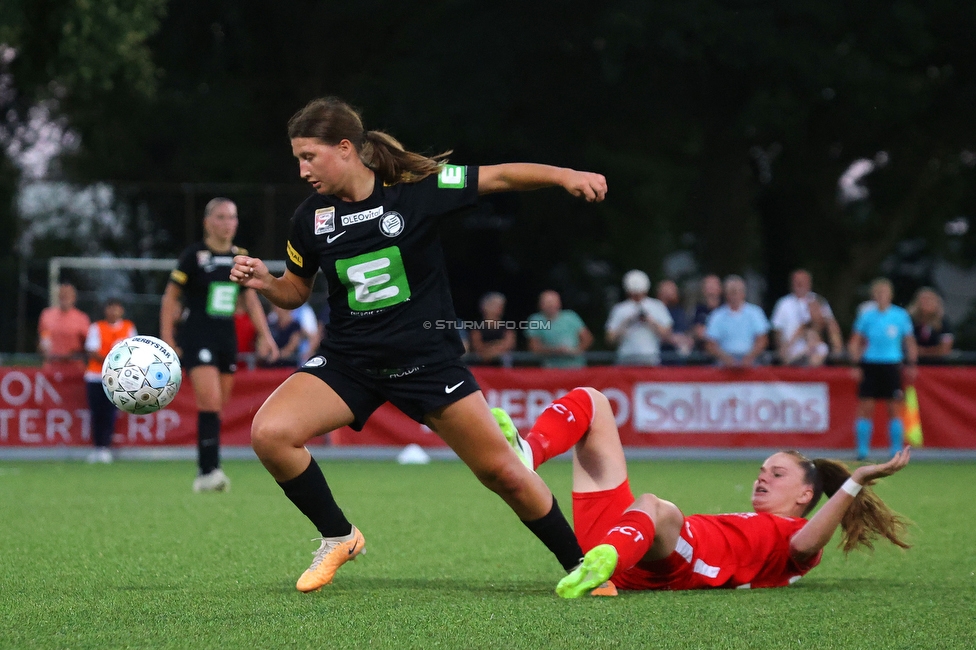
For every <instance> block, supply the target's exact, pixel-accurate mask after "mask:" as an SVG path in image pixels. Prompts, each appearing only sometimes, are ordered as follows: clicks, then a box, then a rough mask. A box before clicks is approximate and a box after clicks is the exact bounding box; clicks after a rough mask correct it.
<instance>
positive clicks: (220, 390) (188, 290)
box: [159, 198, 278, 492]
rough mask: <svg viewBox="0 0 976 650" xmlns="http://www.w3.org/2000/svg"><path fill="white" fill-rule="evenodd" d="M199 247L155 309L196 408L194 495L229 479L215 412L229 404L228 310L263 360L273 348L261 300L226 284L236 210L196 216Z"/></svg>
mask: <svg viewBox="0 0 976 650" xmlns="http://www.w3.org/2000/svg"><path fill="white" fill-rule="evenodd" d="M203 230H204V236H203V241H202V242H198V243H196V244H191V245H190V246H188V247H187V248H186V250H184V251H183V253H182V254H181V255H180V259H179V262H178V263H177V266H176V269H174V270H173V272H172V273H171V274H170V276H169V283H168V284H167V285H166V291H165V293H164V294H163V303H162V305H161V307H160V310H159V334H160V338H162V339H163V341H165V342H166V343H168V344H169V345H170V346H172V347H173V349H174V350H176V352H177V354H179V355H180V362H181V363H182V365H183V368H185V369H186V370H187V372H189V374H190V382H191V383H192V384H193V394H194V396H195V397H196V402H197V409H199V413H198V415H197V462H198V464H199V471H198V474H197V477H196V479H195V480H194V481H193V491H194V492H223V491H226V490H229V489H230V479H228V478H227V475H226V474H224V472H223V470H221V469H220V410H221V409H222V408H223V407H224V405H225V404H226V403H227V400H228V398H230V391H231V388H232V387H233V385H234V371H235V370H236V369H237V333H236V331H235V330H234V308H235V307H236V306H237V301H238V299H239V298H240V299H242V300H244V305H245V307H246V308H247V312H248V315H250V317H251V320H252V321H253V322H254V326H255V327H256V328H257V330H258V332H259V333H260V334H261V337H260V339H259V346H262V347H261V348H259V349H260V350H261V351H262V352H263V353H264V356H268V357H273V358H277V356H278V349H277V346H275V344H274V339H272V337H271V332H270V331H269V330H268V321H267V318H266V317H265V315H264V309H263V308H262V307H261V301H260V300H259V299H258V296H257V294H256V293H255V292H254V291H248V290H245V291H243V295H242V296H239V295H238V294H239V293H241V291H240V287H239V286H238V285H237V284H234V283H233V282H228V281H227V273H228V269H229V268H231V267H232V266H233V264H234V256H235V255H240V254H243V253H246V252H247V251H245V250H244V249H243V248H240V247H238V246H234V244H233V241H234V235H235V234H236V233H237V206H236V205H234V202H233V201H231V200H230V199H224V198H216V199H213V200H211V201H210V202H209V203H207V207H206V208H205V209H204V212H203ZM181 300H182V301H183V302H184V303H185V306H186V309H187V311H188V312H189V313H188V315H187V317H186V321H185V322H183V323H182V324H181V325H180V328H179V340H178V341H177V339H176V338H175V337H174V336H173V330H174V327H175V325H176V321H177V320H179V318H180V312H181V306H180V302H181Z"/></svg>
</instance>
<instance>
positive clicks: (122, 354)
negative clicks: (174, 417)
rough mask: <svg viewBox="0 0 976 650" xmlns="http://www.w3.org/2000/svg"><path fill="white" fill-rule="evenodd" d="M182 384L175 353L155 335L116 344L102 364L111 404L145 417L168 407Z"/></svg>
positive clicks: (104, 381) (106, 390)
mask: <svg viewBox="0 0 976 650" xmlns="http://www.w3.org/2000/svg"><path fill="white" fill-rule="evenodd" d="M182 382H183V370H182V369H181V367H180V359H179V357H178V356H176V352H175V351H174V350H173V348H171V347H170V346H168V345H166V344H165V343H164V342H162V341H160V340H159V339H157V338H155V337H152V336H133V337H131V338H127V339H124V340H122V341H119V342H118V343H116V344H115V345H114V346H113V347H112V349H111V350H110V351H109V353H108V356H106V357H105V361H104V362H103V363H102V388H103V389H104V390H105V395H107V396H108V398H109V400H110V401H111V402H112V404H115V406H117V407H118V408H120V409H122V410H123V411H125V412H127V413H134V414H136V415H144V414H146V413H155V412H156V411H158V410H160V409H163V408H166V407H167V406H168V405H169V403H170V402H172V401H173V398H174V397H176V392H177V391H178V390H179V389H180V384H181V383H182Z"/></svg>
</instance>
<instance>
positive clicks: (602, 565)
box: [556, 544, 617, 598]
mask: <svg viewBox="0 0 976 650" xmlns="http://www.w3.org/2000/svg"><path fill="white" fill-rule="evenodd" d="M616 567H617V549H615V548H614V547H613V546H611V545H609V544H600V545H599V546H594V547H593V548H592V549H590V550H589V552H587V553H586V555H584V556H583V562H582V564H580V565H579V566H578V567H577V568H576V569H574V570H573V571H572V572H570V574H569V575H568V576H566V577H565V578H563V579H562V580H560V581H559V584H558V585H556V593H557V594H558V595H559V596H560V597H562V598H579V597H580V596H585V595H586V594H588V593H590V592H592V591H593V590H594V589H597V588H599V587H601V586H602V585H603V584H604V583H605V582H607V581H608V580H609V579H610V576H611V575H613V570H614V569H615V568H616Z"/></svg>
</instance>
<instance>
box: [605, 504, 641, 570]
mask: <svg viewBox="0 0 976 650" xmlns="http://www.w3.org/2000/svg"><path fill="white" fill-rule="evenodd" d="M653 543H654V522H653V521H651V517H650V515H648V514H647V513H646V512H643V511H641V510H628V511H626V512H625V513H624V514H623V515H622V516H621V517H620V519H619V520H618V521H617V525H616V526H614V527H613V528H611V529H610V532H608V533H607V534H606V536H605V537H604V538H603V539H602V540H600V544H610V545H611V546H613V547H614V548H615V549H617V556H618V559H617V568H616V571H626V570H627V569H629V568H631V567H632V566H634V565H635V564H637V563H638V562H640V561H641V558H642V557H644V556H645V555H646V554H647V551H649V550H650V548H651V544H653Z"/></svg>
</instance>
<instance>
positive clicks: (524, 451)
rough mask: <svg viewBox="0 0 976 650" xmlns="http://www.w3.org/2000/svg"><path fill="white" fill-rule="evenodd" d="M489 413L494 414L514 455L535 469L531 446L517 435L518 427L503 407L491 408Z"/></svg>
mask: <svg viewBox="0 0 976 650" xmlns="http://www.w3.org/2000/svg"><path fill="white" fill-rule="evenodd" d="M491 414H492V415H494V416H495V422H497V423H498V426H499V427H500V428H501V430H502V433H503V434H505V440H508V444H509V446H511V448H512V449H514V450H515V453H516V455H517V456H518V457H519V460H521V461H522V464H523V465H525V466H526V467H528V468H529V469H531V470H533V471H534V470H535V466H534V465H533V464H532V447H530V446H529V443H527V442H526V441H525V440H524V439H523V438H522V436H520V435H519V432H518V429H517V428H516V427H515V423H514V422H512V418H511V417H509V415H508V413H506V412H505V410H504V409H501V408H498V407H495V408H493V409H491Z"/></svg>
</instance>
